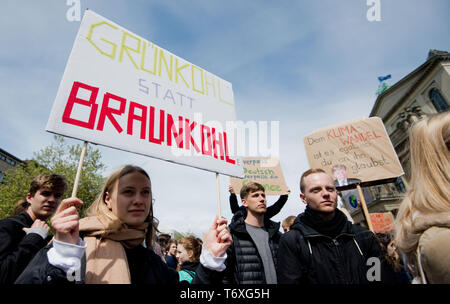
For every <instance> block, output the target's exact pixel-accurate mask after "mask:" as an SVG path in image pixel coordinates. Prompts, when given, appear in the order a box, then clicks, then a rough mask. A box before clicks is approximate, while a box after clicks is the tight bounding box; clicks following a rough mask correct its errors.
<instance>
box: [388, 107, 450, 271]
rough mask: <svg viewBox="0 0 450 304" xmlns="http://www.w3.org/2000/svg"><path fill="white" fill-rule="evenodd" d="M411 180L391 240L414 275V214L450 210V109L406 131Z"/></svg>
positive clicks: (415, 233) (417, 237)
mask: <svg viewBox="0 0 450 304" xmlns="http://www.w3.org/2000/svg"><path fill="white" fill-rule="evenodd" d="M409 141H410V153H411V179H410V181H409V190H408V193H407V196H406V197H405V199H404V200H403V202H402V203H401V205H400V208H399V212H398V214H397V218H396V229H395V230H396V234H395V243H396V245H397V247H398V248H399V249H400V251H401V252H402V253H403V254H405V257H406V262H407V263H408V266H409V268H410V271H411V272H412V274H414V275H417V267H416V249H417V244H418V242H419V238H420V236H421V231H416V230H415V226H414V224H415V217H416V216H417V214H420V216H426V215H429V214H433V213H439V212H450V178H449V172H450V163H449V162H450V152H449V147H450V112H446V113H441V114H437V115H433V116H429V117H427V118H425V119H423V120H420V121H418V122H417V123H415V124H414V125H413V126H412V128H411V129H410V133H409Z"/></svg>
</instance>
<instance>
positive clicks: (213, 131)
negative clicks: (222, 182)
mask: <svg viewBox="0 0 450 304" xmlns="http://www.w3.org/2000/svg"><path fill="white" fill-rule="evenodd" d="M212 144H213V149H214V158H218V155H217V145H219V146H220V159H221V160H223V159H224V157H223V155H224V153H223V142H222V133H220V132H219V139H216V129H214V128H212Z"/></svg>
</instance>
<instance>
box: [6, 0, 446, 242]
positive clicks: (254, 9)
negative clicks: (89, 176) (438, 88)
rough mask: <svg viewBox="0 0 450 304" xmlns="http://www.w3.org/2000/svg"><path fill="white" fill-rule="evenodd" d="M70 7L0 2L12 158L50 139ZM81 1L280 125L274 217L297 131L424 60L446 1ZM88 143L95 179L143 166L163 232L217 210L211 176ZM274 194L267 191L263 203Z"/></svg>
mask: <svg viewBox="0 0 450 304" xmlns="http://www.w3.org/2000/svg"><path fill="white" fill-rule="evenodd" d="M73 2H76V1H70V0H69V1H63V0H60V1H56V0H40V1H34V0H2V1H0V32H1V46H2V47H1V48H0V96H1V99H0V105H1V107H0V109H1V110H0V131H1V132H0V147H1V148H2V149H3V150H6V151H7V152H9V153H11V154H13V155H15V156H17V157H18V158H20V159H30V158H32V157H33V153H34V152H37V151H39V150H40V149H41V148H43V147H45V146H48V145H49V144H51V143H52V141H53V134H51V133H48V132H46V131H45V126H46V123H47V120H48V117H49V114H50V110H51V108H52V105H53V102H54V99H55V96H56V93H57V90H58V86H59V83H60V81H61V78H62V75H63V72H64V68H65V66H66V63H67V60H68V57H69V54H70V51H71V49H72V46H73V43H74V39H75V37H76V34H77V31H78V29H79V26H80V22H79V21H69V20H68V18H67V16H66V13H67V11H68V10H69V9H71V7H72V6H73V4H70V3H73ZM369 2H372V1H369ZM67 3H69V5H68V4H67ZM79 3H80V5H81V15H82V14H83V11H84V10H85V9H87V8H89V9H90V10H93V11H94V12H96V13H97V14H100V15H102V16H103V17H105V18H107V19H109V20H111V21H113V22H115V23H117V24H119V25H121V26H122V27H124V28H126V29H127V30H129V31H130V32H133V33H135V34H137V35H139V36H141V37H143V38H145V39H148V40H150V41H152V42H153V43H155V44H156V45H158V46H160V47H162V48H164V49H166V50H168V51H170V52H171V53H173V54H176V55H177V56H179V57H181V58H183V59H186V60H187V61H189V62H191V63H193V64H195V65H197V66H199V67H202V68H203V69H205V70H207V71H209V72H211V73H213V74H215V75H217V76H219V77H221V78H223V79H225V80H227V81H229V82H230V83H232V85H233V93H234V102H235V110H236V118H237V120H240V121H243V122H247V121H256V122H259V121H263V122H264V121H265V122H268V123H269V124H270V122H272V121H275V122H279V157H280V162H281V167H282V169H283V173H284V177H285V180H286V182H287V184H288V187H289V188H290V189H291V194H290V196H289V199H288V201H287V203H286V205H285V207H284V208H283V209H282V211H281V212H280V213H279V214H278V215H276V216H274V217H273V218H272V219H273V220H275V221H282V220H283V219H284V218H286V217H287V216H290V215H297V214H299V213H300V212H302V211H303V209H304V204H303V203H302V202H301V201H300V198H299V194H300V189H299V178H300V175H301V173H302V172H304V171H305V170H307V169H309V165H308V161H307V158H306V154H305V150H304V146H303V137H304V136H306V135H307V134H309V133H311V132H313V131H314V130H317V129H320V128H323V127H326V126H329V125H333V124H337V123H340V122H344V121H347V120H352V119H355V118H359V117H368V116H369V114H370V111H371V109H372V107H373V105H374V103H375V100H376V95H375V92H376V90H377V88H378V84H379V82H378V79H377V77H378V76H384V75H387V74H391V75H392V78H391V79H389V80H388V83H389V84H391V85H392V84H394V83H396V82H397V81H399V80H401V79H402V78H403V77H405V76H406V75H408V74H409V73H410V72H412V71H413V70H414V69H415V68H417V67H418V66H419V65H421V64H422V63H424V62H425V61H426V58H427V55H428V52H429V50H430V49H438V50H445V51H449V50H450V40H449V39H448V37H450V20H449V19H448V12H449V11H450V2H449V1H448V0H432V1H425V0H395V1H393V0H380V1H379V3H380V17H381V18H380V19H381V20H379V21H369V20H368V17H367V12H368V10H369V9H371V7H373V4H370V5H368V4H367V2H366V0H346V1H334V0H296V1H287V0H280V1H265V0H246V1H242V0H239V1H238V0H228V1H217V0H208V1H205V0H203V1H200V0H171V1H167V0H155V1H151V0H148V1H144V0H133V1H124V0H90V1H88V0H80V1H79ZM67 141H68V142H69V143H71V144H72V143H82V141H81V140H76V139H67ZM96 147H97V148H98V149H99V150H100V152H101V154H102V156H103V159H102V160H103V163H104V164H105V165H106V166H107V167H106V169H105V170H104V172H102V174H103V175H104V176H107V175H109V174H110V173H111V172H112V171H113V170H114V169H116V168H117V167H119V166H120V165H123V164H128V163H130V164H134V165H138V166H141V167H143V168H144V169H145V170H146V171H147V172H148V173H149V175H150V177H151V179H152V188H153V189H152V190H153V194H154V198H155V200H156V201H155V206H154V212H155V216H156V217H157V218H158V219H159V221H160V226H159V227H160V229H161V230H163V231H164V230H168V229H175V230H177V231H180V232H183V233H194V234H196V235H197V236H201V235H202V233H204V232H206V231H207V229H208V227H209V226H210V225H211V223H212V221H213V220H214V216H215V214H217V212H218V204H217V189H216V177H215V174H214V173H213V172H209V171H204V170H200V169H197V168H192V167H188V166H183V165H179V164H173V163H169V162H165V161H161V160H158V159H154V158H151V157H146V156H142V155H137V154H133V153H130V152H124V151H120V150H115V149H112V148H109V147H103V146H96ZM244 156H247V155H244ZM219 184H220V201H221V214H222V216H224V217H226V218H228V219H231V211H230V207H229V203H228V197H229V193H228V184H229V177H228V176H225V175H220V177H219ZM276 199H277V197H276V196H269V197H268V205H270V204H271V203H273V202H275V201H276Z"/></svg>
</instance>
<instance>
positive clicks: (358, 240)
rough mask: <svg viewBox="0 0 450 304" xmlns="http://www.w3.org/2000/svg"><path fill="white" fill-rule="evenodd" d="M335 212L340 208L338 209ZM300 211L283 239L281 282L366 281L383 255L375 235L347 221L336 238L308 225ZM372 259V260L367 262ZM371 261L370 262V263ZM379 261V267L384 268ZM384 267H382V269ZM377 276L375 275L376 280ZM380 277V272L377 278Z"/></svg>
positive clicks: (280, 262) (280, 266) (280, 258)
mask: <svg viewBox="0 0 450 304" xmlns="http://www.w3.org/2000/svg"><path fill="white" fill-rule="evenodd" d="M336 212H341V211H339V210H336ZM302 216H304V214H303V213H302V214H300V215H298V216H297V218H296V219H295V221H294V224H293V225H292V226H291V229H290V231H288V232H287V233H285V234H284V235H283V236H282V237H281V240H280V248H279V250H278V271H277V275H278V282H279V283H281V284H366V283H368V282H369V281H368V280H367V274H368V270H369V268H370V267H371V266H374V265H375V263H376V260H375V262H373V263H374V264H372V262H371V261H374V260H369V258H371V257H375V258H378V259H379V260H378V261H381V260H382V259H383V253H382V251H381V248H380V245H379V243H378V241H377V239H376V237H375V235H374V234H373V233H372V232H371V231H369V230H367V229H365V228H363V227H360V226H357V225H353V224H352V223H350V222H348V221H347V222H346V223H345V225H344V226H343V228H342V230H341V231H340V232H338V233H337V236H336V237H335V238H331V237H329V236H326V235H323V234H320V233H319V232H317V231H316V230H315V229H314V227H309V226H307V225H305V224H304V223H303V222H302V221H301V220H300V219H301V217H302ZM368 261H369V263H368ZM367 264H369V265H367ZM381 267H382V266H381V263H380V268H381ZM380 270H381V269H380ZM374 275H376V274H374ZM376 279H377V278H376V277H375V280H376ZM380 279H381V276H380V277H379V278H378V280H380Z"/></svg>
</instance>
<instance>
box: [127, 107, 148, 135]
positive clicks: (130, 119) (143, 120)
mask: <svg viewBox="0 0 450 304" xmlns="http://www.w3.org/2000/svg"><path fill="white" fill-rule="evenodd" d="M135 108H139V109H141V113H142V114H141V115H140V116H139V115H136V114H135V113H134V111H135V110H134V109H135ZM134 120H137V121H139V122H140V123H141V139H145V127H146V125H147V107H146V106H143V105H141V104H139V103H136V102H133V101H132V102H130V109H129V112H128V125H127V134H129V135H133V121H134Z"/></svg>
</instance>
